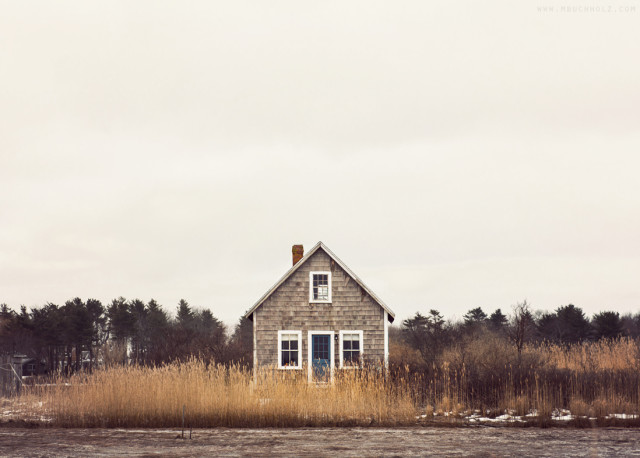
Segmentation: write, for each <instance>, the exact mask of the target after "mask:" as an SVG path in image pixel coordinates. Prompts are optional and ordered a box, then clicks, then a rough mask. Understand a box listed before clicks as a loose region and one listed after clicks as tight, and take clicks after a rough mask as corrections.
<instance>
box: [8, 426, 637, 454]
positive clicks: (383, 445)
mask: <svg viewBox="0 0 640 458" xmlns="http://www.w3.org/2000/svg"><path fill="white" fill-rule="evenodd" d="M186 436H187V437H188V431H187V433H186ZM0 455H1V456H89V455H91V456H166V455H171V456H213V455H216V456H258V455H272V456H273V455H275V456H338V455H339V456H360V457H361V456H383V455H384V456H425V455H440V456H442V455H447V456H621V455H629V456H633V455H635V456H640V430H639V429H627V428H596V429H573V428H549V429H539V428H510V427H488V426H480V427H458V428H433V427H423V428H421V427H413V428H301V429H226V428H219V429H198V430H194V431H193V436H192V439H191V440H189V439H181V438H180V431H179V430H173V429H171V430H169V429H165V430H159V429H149V430H144V429H131V430H127V429H60V428H33V429H22V428H0Z"/></svg>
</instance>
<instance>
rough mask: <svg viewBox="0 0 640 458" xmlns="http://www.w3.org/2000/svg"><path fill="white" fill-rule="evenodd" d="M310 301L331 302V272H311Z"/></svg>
mask: <svg viewBox="0 0 640 458" xmlns="http://www.w3.org/2000/svg"><path fill="white" fill-rule="evenodd" d="M309 302H331V272H311V273H310V275H309Z"/></svg>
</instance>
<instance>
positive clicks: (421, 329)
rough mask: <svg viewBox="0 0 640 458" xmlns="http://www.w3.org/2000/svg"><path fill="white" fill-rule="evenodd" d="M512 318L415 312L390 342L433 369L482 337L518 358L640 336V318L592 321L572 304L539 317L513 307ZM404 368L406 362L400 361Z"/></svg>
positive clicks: (478, 312) (607, 315) (522, 306)
mask: <svg viewBox="0 0 640 458" xmlns="http://www.w3.org/2000/svg"><path fill="white" fill-rule="evenodd" d="M512 312H513V313H512V314H511V316H510V317H507V316H506V315H505V314H504V313H503V312H502V310H501V309H499V308H498V309H496V310H495V311H494V312H493V313H491V314H487V313H486V312H485V311H484V310H483V309H482V308H481V307H476V308H474V309H471V310H469V311H468V312H467V313H466V314H465V315H464V316H463V319H462V320H461V321H446V320H445V319H444V317H443V315H442V314H441V313H440V312H439V311H437V310H435V309H432V310H430V311H429V312H428V313H426V314H424V315H423V314H422V313H421V312H416V314H415V315H414V316H412V317H411V318H407V319H405V320H404V321H403V322H402V324H401V326H400V327H399V328H396V329H395V330H394V331H393V332H392V335H390V337H389V338H390V340H391V341H395V342H397V343H399V344H401V345H406V346H408V347H410V348H412V349H414V350H416V351H417V352H418V353H419V355H420V356H421V359H422V364H425V365H427V366H428V365H429V364H431V363H433V362H434V361H435V360H436V359H437V357H438V356H439V355H440V354H441V353H442V351H443V350H444V349H446V348H451V347H452V346H455V345H457V344H459V343H460V342H463V341H465V340H469V339H470V338H475V339H477V338H478V336H481V335H483V334H486V335H494V336H498V337H502V338H504V339H508V340H509V341H511V342H512V343H513V345H514V346H515V348H516V350H517V351H518V354H520V352H521V351H522V349H523V347H524V345H526V344H527V343H541V342H550V343H554V344H560V345H571V344H576V343H580V342H586V341H597V340H600V339H616V338H621V337H631V338H634V339H636V338H638V337H640V313H639V314H635V315H632V314H627V315H624V316H620V314H619V313H618V312H612V311H604V312H600V313H596V314H594V315H593V316H592V317H591V318H589V317H588V316H587V315H586V314H585V313H584V311H583V310H582V309H581V308H580V307H577V306H575V305H573V304H569V305H565V306H560V307H558V308H557V309H556V310H554V311H553V312H540V311H538V312H534V311H533V310H532V309H531V307H530V305H529V304H528V303H527V302H526V301H525V302H522V303H519V304H517V305H515V306H514V307H513V311H512ZM400 363H402V361H400Z"/></svg>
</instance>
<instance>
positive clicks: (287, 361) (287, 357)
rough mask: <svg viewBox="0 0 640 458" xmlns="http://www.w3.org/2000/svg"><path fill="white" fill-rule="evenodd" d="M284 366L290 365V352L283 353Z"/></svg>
mask: <svg viewBox="0 0 640 458" xmlns="http://www.w3.org/2000/svg"><path fill="white" fill-rule="evenodd" d="M282 365H283V366H288V365H289V352H288V351H283V352H282Z"/></svg>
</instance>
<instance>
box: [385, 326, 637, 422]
mask: <svg viewBox="0 0 640 458" xmlns="http://www.w3.org/2000/svg"><path fill="white" fill-rule="evenodd" d="M639 355H640V350H639V347H638V342H636V341H634V340H633V339H620V340H610V341H599V342H587V343H582V344H575V345H571V346H559V345H555V344H548V343H545V344H536V345H529V346H526V347H525V348H524V349H523V351H522V353H521V354H518V352H517V350H516V349H515V347H514V346H513V345H512V344H511V343H510V342H509V341H507V340H506V339H504V338H501V337H499V336H496V335H486V334H484V335H480V336H476V337H475V338H472V339H468V340H467V341H465V342H460V343H458V344H457V345H454V346H452V347H450V348H448V349H446V350H445V351H443V352H442V354H441V355H440V357H439V358H438V360H437V361H436V362H435V363H433V364H432V365H431V366H430V367H427V368H425V370H424V371H422V372H420V373H415V374H409V373H408V371H406V370H405V371H404V373H403V370H402V369H400V370H396V371H395V374H396V377H398V375H399V378H404V379H412V380H411V381H410V382H409V385H410V386H412V387H413V392H412V396H413V397H414V398H415V399H419V400H420V402H421V404H422V405H423V406H426V411H427V412H434V413H438V412H447V411H448V412H453V413H457V412H463V411H466V412H468V411H471V410H481V411H483V412H487V411H488V412H492V413H494V414H501V413H504V412H514V413H516V414H518V415H525V414H528V413H531V412H535V413H537V414H538V415H542V416H550V415H551V413H552V412H553V411H554V410H556V409H558V410H560V409H569V410H571V411H572V413H574V414H575V415H587V416H591V417H599V416H605V415H609V414H617V413H627V414H640V356H639Z"/></svg>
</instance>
